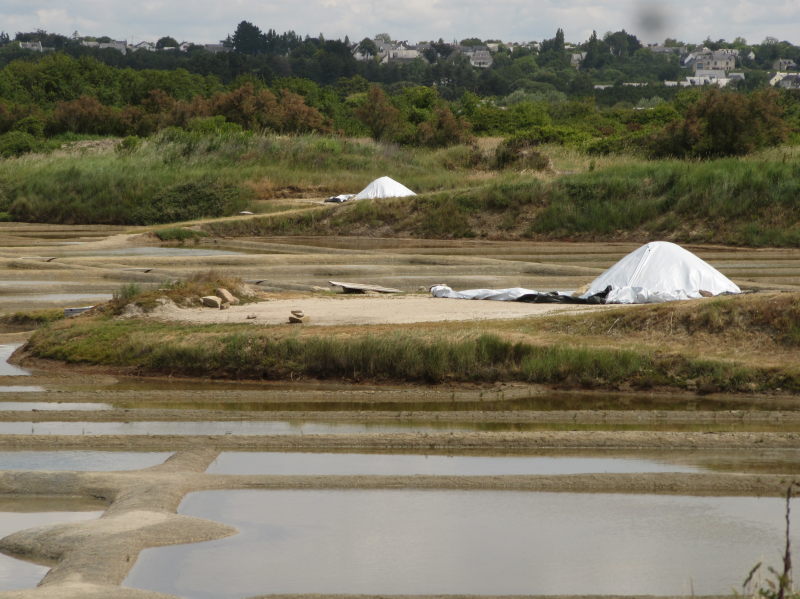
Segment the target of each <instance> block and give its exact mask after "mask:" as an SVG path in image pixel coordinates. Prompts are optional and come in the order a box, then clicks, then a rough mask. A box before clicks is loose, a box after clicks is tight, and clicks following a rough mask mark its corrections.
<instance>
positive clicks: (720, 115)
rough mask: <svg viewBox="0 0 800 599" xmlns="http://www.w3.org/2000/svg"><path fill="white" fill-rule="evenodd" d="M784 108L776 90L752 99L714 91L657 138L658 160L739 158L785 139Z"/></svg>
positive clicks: (652, 145) (652, 144) (653, 145)
mask: <svg viewBox="0 0 800 599" xmlns="http://www.w3.org/2000/svg"><path fill="white" fill-rule="evenodd" d="M782 114H783V109H782V108H781V106H780V105H779V104H778V95H777V94H776V93H775V92H774V90H765V91H761V92H756V93H753V94H750V95H749V96H746V95H743V94H740V93H736V92H726V91H721V90H718V89H711V90H709V91H707V92H705V93H704V94H703V95H702V96H701V97H700V98H698V99H697V100H695V101H694V102H693V103H692V104H690V105H689V107H688V109H687V113H686V117H685V118H684V119H683V120H681V121H676V122H674V123H672V124H670V125H668V126H667V128H666V129H665V130H664V131H663V132H661V133H659V134H657V135H656V136H654V137H653V138H652V140H651V142H650V144H649V146H650V151H651V154H652V155H653V156H655V157H663V156H676V157H695V158H716V157H723V156H737V155H744V154H749V153H750V152H752V151H754V150H756V149H759V148H763V147H767V146H772V145H777V144H779V143H780V142H782V141H783V140H784V139H785V138H786V129H787V127H786V123H785V122H784V120H783V118H782Z"/></svg>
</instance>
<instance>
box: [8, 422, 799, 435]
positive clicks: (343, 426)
mask: <svg viewBox="0 0 800 599" xmlns="http://www.w3.org/2000/svg"><path fill="white" fill-rule="evenodd" d="M795 429H796V425H790V426H785V425H781V424H776V425H770V424H761V423H756V424H747V423H745V424H740V423H722V424H691V423H689V424H687V423H670V422H666V423H649V422H644V423H634V424H616V423H602V422H601V423H596V424H594V423H592V424H582V423H579V424H575V423H564V422H447V421H437V422H422V421H398V422H394V423H391V424H387V423H381V422H339V421H335V422H334V421H331V422H325V421H319V420H317V421H303V420H252V421H246V420H226V421H208V420H203V421H132V422H61V421H47V422H44V421H42V422H27V421H23V422H17V421H14V422H0V435H328V434H331V435H335V434H341V435H348V434H359V433H381V434H391V433H449V432H481V431H483V432H525V431H572V430H575V431H586V430H616V431H623V430H654V431H660V430H665V431H747V430H754V431H770V430H775V431H785V430H795Z"/></svg>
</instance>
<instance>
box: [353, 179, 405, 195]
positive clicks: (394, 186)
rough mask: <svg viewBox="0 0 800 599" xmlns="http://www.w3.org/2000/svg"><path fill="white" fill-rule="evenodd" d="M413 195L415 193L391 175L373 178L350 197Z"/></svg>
mask: <svg viewBox="0 0 800 599" xmlns="http://www.w3.org/2000/svg"><path fill="white" fill-rule="evenodd" d="M415 195H417V194H415V193H414V192H413V191H411V190H410V189H409V188H408V187H406V186H405V185H403V184H402V183H398V182H397V181H395V180H394V179H392V178H391V177H381V178H380V179H375V180H374V181H373V182H372V183H370V184H369V185H367V186H366V187H365V188H364V189H362V190H361V191H359V192H358V193H357V194H356V195H355V196H353V197H352V198H351V199H353V200H366V199H370V198H404V197H406V196H415Z"/></svg>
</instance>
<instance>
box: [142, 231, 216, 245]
mask: <svg viewBox="0 0 800 599" xmlns="http://www.w3.org/2000/svg"><path fill="white" fill-rule="evenodd" d="M153 234H154V235H155V236H156V237H158V238H159V239H160V240H161V241H179V242H181V243H183V242H184V241H186V240H188V239H193V240H195V241H196V240H197V239H199V238H200V237H208V233H204V232H203V231H195V230H193V229H185V228H183V227H172V228H170V229H159V230H158V231H153Z"/></svg>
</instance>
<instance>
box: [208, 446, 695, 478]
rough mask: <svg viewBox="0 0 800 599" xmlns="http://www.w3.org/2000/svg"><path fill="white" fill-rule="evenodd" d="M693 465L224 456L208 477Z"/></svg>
mask: <svg viewBox="0 0 800 599" xmlns="http://www.w3.org/2000/svg"><path fill="white" fill-rule="evenodd" d="M700 470H701V469H700V468H698V467H694V466H685V465H674V464H670V463H667V462H664V461H656V460H646V459H637V458H619V457H616V458H615V457H610V458H607V457H600V456H596V455H595V456H584V457H567V456H549V457H545V456H492V457H489V456H452V455H450V456H444V455H407V454H406V455H404V454H375V453H371V454H369V453H283V452H256V453H247V452H227V451H226V452H223V453H221V454H220V455H219V457H217V459H216V460H215V461H214V462H213V463H212V464H211V466H209V468H208V470H207V472H208V473H210V474H304V475H323V474H338V475H349V474H354V475H388V474H392V475H413V474H428V475H430V474H434V475H451V476H482V475H486V476H492V475H494V476H500V475H509V474H589V473H624V472H699V471H700Z"/></svg>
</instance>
